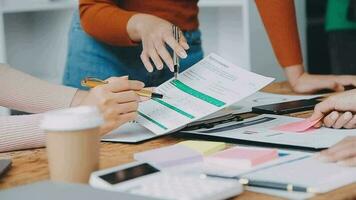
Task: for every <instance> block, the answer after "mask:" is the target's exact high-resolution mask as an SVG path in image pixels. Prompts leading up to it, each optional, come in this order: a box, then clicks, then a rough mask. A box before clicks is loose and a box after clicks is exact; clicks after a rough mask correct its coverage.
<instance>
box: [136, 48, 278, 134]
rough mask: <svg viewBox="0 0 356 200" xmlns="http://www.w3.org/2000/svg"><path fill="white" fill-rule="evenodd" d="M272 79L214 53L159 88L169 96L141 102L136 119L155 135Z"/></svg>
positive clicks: (243, 95) (172, 128)
mask: <svg viewBox="0 0 356 200" xmlns="http://www.w3.org/2000/svg"><path fill="white" fill-rule="evenodd" d="M271 81H273V79H272V78H268V77H264V76H261V75H258V74H255V73H252V72H249V71H246V70H244V69H242V68H239V67H237V66H235V65H233V64H231V63H229V62H228V61H226V60H224V59H223V58H221V57H219V56H217V55H215V54H211V55H209V56H207V57H206V58H204V59H203V60H201V61H200V62H198V63H197V64H195V65H194V66H192V67H190V68H189V69H187V70H186V71H184V72H183V73H181V74H180V75H179V79H178V80H174V79H173V78H172V79H170V80H168V81H166V82H165V83H163V84H162V85H160V86H159V87H157V89H156V91H157V92H158V93H161V94H163V95H164V96H165V97H167V98H163V99H151V100H149V101H146V102H142V103H140V105H139V109H138V113H139V116H138V118H137V122H138V123H140V124H141V125H142V126H144V127H146V128H147V129H149V130H150V131H152V132H153V133H155V134H156V135H162V134H166V133H170V132H173V131H175V130H178V129H179V128H182V127H184V126H185V125H186V124H188V123H191V122H193V121H196V120H199V119H201V118H203V117H206V116H208V115H210V114H212V113H215V112H217V111H219V110H221V109H223V108H226V107H228V106H230V105H232V104H233V103H236V102H238V101H240V100H241V99H243V98H245V97H247V96H249V95H251V94H253V93H255V92H256V91H258V90H260V89H261V88H263V87H264V86H266V85H267V84H269V83H270V82H271Z"/></svg>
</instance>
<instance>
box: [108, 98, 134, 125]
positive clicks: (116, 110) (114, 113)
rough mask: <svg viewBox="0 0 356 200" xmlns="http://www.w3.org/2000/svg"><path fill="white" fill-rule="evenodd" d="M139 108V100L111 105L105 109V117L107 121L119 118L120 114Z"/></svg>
mask: <svg viewBox="0 0 356 200" xmlns="http://www.w3.org/2000/svg"><path fill="white" fill-rule="evenodd" d="M137 108H138V102H129V103H122V104H115V105H111V106H110V107H109V108H107V109H105V110H104V112H103V117H104V118H105V120H107V121H110V120H118V119H119V118H120V115H122V114H125V113H130V112H136V111H137Z"/></svg>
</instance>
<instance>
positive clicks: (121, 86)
mask: <svg viewBox="0 0 356 200" xmlns="http://www.w3.org/2000/svg"><path fill="white" fill-rule="evenodd" d="M106 81H107V82H108V84H106V85H105V86H103V87H107V88H108V89H109V90H110V91H111V92H121V91H128V90H141V89H142V88H143V87H144V86H145V84H144V83H143V82H141V81H134V80H128V79H127V78H126V77H123V78H120V77H119V78H118V77H111V78H109V79H106Z"/></svg>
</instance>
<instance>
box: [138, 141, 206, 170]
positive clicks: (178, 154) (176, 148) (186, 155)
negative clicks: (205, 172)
mask: <svg viewBox="0 0 356 200" xmlns="http://www.w3.org/2000/svg"><path fill="white" fill-rule="evenodd" d="M134 159H135V160H137V161H141V162H148V163H152V164H153V165H155V166H157V167H162V168H164V167H172V166H176V165H181V164H188V163H192V162H199V161H203V156H202V155H201V154H200V153H199V152H197V151H195V150H193V149H191V148H188V147H186V146H183V145H172V146H168V147H163V148H158V149H153V150H149V151H144V152H140V153H136V154H134Z"/></svg>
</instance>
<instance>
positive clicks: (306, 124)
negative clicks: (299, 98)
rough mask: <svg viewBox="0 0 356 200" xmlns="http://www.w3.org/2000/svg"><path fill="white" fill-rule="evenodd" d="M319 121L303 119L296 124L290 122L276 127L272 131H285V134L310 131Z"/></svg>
mask: <svg viewBox="0 0 356 200" xmlns="http://www.w3.org/2000/svg"><path fill="white" fill-rule="evenodd" d="M319 121H320V119H318V120H314V121H310V120H309V119H305V120H302V121H298V122H292V123H288V124H283V125H280V126H277V127H274V128H272V130H276V131H287V132H305V131H308V130H312V129H313V126H314V125H315V124H316V123H318V122H319Z"/></svg>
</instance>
